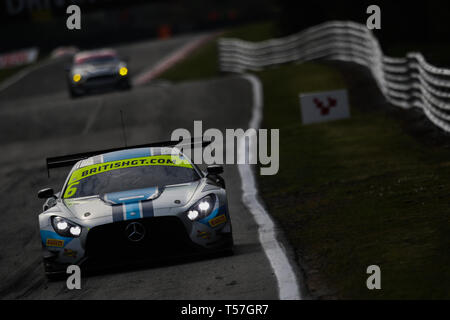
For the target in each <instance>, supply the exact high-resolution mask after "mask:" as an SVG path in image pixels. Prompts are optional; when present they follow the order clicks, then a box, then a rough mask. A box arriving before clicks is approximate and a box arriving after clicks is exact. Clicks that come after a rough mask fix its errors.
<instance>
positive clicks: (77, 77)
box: [72, 73, 81, 82]
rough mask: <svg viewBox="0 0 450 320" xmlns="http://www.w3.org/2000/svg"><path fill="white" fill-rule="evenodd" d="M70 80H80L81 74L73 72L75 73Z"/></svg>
mask: <svg viewBox="0 0 450 320" xmlns="http://www.w3.org/2000/svg"><path fill="white" fill-rule="evenodd" d="M72 80H73V81H74V82H78V81H80V80H81V74H79V73H75V74H74V75H73V77H72Z"/></svg>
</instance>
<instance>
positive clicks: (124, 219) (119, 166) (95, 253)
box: [38, 143, 233, 277]
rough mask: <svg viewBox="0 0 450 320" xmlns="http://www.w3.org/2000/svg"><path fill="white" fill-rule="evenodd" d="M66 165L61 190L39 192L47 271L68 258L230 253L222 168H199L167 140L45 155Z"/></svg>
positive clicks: (101, 261)
mask: <svg viewBox="0 0 450 320" xmlns="http://www.w3.org/2000/svg"><path fill="white" fill-rule="evenodd" d="M172 144H173V143H172ZM74 163H75V165H73V164H74ZM67 165H73V168H72V170H71V171H70V173H69V175H68V176H67V178H66V181H65V183H64V185H63V187H62V189H61V191H60V192H58V193H56V194H55V193H54V192H53V190H52V189H50V188H46V189H43V190H41V191H39V193H38V197H39V198H43V199H47V201H46V202H45V204H44V212H42V213H41V214H40V215H39V226H40V234H41V240H42V248H43V256H44V257H43V258H44V265H45V271H46V274H47V275H48V276H49V277H51V276H52V275H55V274H61V273H62V272H64V273H65V271H66V268H67V266H68V265H73V264H77V265H84V264H87V265H92V263H93V264H94V265H105V264H106V265H107V266H110V265H115V264H116V263H119V264H123V263H124V262H125V263H129V262H133V261H141V260H142V259H153V258H158V259H159V258H161V257H163V258H164V257H174V256H177V257H178V256H184V255H192V254H204V253H212V252H223V253H226V254H230V253H232V248H233V237H232V230H231V220H230V215H229V212H228V206H227V194H226V190H225V184H224V180H223V178H222V177H221V176H220V174H221V173H222V172H223V168H222V167H221V166H217V165H213V166H208V167H207V171H206V172H203V171H201V170H200V169H199V168H198V167H197V166H196V165H195V164H193V163H192V162H191V161H190V160H189V159H188V158H187V157H186V156H185V155H184V153H182V152H181V151H180V149H179V148H177V147H175V146H174V145H170V143H157V144H150V145H141V146H138V147H133V148H119V149H111V150H107V151H106V152H103V151H102V152H99V153H97V152H91V153H85V154H76V155H71V156H63V157H56V158H49V159H47V166H48V168H49V169H52V168H56V167H62V166H67Z"/></svg>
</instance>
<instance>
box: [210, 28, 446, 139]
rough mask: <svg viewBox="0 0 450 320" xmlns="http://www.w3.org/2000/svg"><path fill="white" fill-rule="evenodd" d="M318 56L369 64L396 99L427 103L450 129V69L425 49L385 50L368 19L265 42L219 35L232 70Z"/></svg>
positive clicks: (434, 118)
mask: <svg viewBox="0 0 450 320" xmlns="http://www.w3.org/2000/svg"><path fill="white" fill-rule="evenodd" d="M316 59H331V60H341V61H348V62H354V63H358V64H360V65H363V66H365V67H367V68H368V69H369V70H370V71H371V73H372V75H373V77H374V79H375V81H376V83H377V85H378V87H379V88H380V90H381V92H382V93H383V94H384V96H385V97H386V99H387V100H388V101H389V102H390V103H391V104H393V105H395V106H398V107H401V108H405V109H408V108H412V107H417V108H421V109H422V110H423V112H424V113H425V115H426V116H427V118H428V119H429V120H430V121H431V122H432V123H433V124H434V125H436V126H438V127H439V128H441V129H443V130H445V131H446V132H450V69H443V68H437V67H434V66H432V65H430V64H429V63H427V62H426V61H425V59H424V57H423V56H422V54H420V53H408V54H407V55H406V57H405V58H393V57H388V56H385V55H384V54H383V52H382V50H381V47H380V44H379V42H378V40H377V38H376V37H375V36H374V35H373V33H372V32H371V31H370V30H368V29H367V28H366V26H364V25H362V24H359V23H355V22H351V21H331V22H326V23H323V24H320V25H318V26H314V27H311V28H309V29H306V30H305V31H302V32H300V33H297V34H294V35H291V36H288V37H284V38H279V39H271V40H266V41H262V42H248V41H243V40H239V39H231V38H222V39H220V40H219V61H220V68H221V70H222V71H226V72H238V73H241V72H245V71H246V70H252V71H259V70H263V69H264V68H267V67H270V66H273V65H278V64H282V63H288V62H294V61H295V62H305V61H310V60H316Z"/></svg>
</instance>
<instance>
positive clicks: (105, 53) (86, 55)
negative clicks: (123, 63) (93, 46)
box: [73, 49, 117, 63]
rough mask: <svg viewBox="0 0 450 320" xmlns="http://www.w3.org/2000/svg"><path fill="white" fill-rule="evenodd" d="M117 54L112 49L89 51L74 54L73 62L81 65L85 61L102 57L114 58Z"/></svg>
mask: <svg viewBox="0 0 450 320" xmlns="http://www.w3.org/2000/svg"><path fill="white" fill-rule="evenodd" d="M116 56H117V52H116V50H114V49H99V50H90V51H81V52H78V53H77V54H75V56H74V57H73V61H74V62H75V63H83V62H84V61H85V60H87V59H91V58H102V57H116Z"/></svg>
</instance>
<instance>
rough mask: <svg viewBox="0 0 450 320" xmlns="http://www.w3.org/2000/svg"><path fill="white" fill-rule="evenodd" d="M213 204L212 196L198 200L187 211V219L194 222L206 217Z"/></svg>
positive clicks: (213, 198)
mask: <svg viewBox="0 0 450 320" xmlns="http://www.w3.org/2000/svg"><path fill="white" fill-rule="evenodd" d="M214 202H215V197H214V196H213V195H209V196H206V197H204V198H202V199H200V200H199V201H197V203H196V204H194V205H193V206H192V207H191V208H190V209H189V210H188V211H187V216H188V218H189V219H190V220H192V221H196V220H200V219H203V218H205V217H207V216H208V215H209V214H210V213H211V212H212V210H213V208H214Z"/></svg>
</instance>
